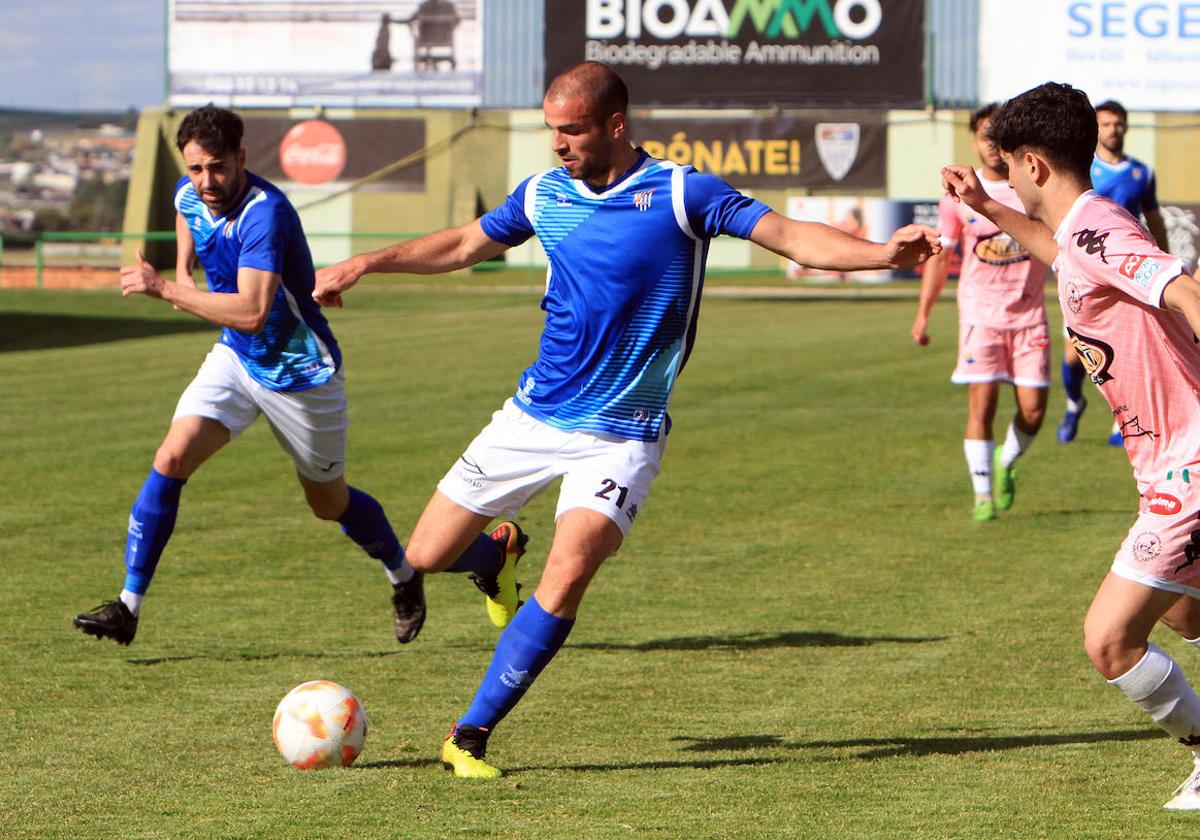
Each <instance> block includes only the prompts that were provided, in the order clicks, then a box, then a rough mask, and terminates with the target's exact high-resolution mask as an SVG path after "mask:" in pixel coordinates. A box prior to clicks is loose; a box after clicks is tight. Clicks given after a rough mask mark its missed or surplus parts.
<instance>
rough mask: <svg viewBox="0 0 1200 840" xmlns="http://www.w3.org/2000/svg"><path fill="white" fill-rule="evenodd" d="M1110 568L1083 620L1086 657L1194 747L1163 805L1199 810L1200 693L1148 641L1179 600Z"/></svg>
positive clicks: (1167, 656)
mask: <svg viewBox="0 0 1200 840" xmlns="http://www.w3.org/2000/svg"><path fill="white" fill-rule="evenodd" d="M1179 597H1180V596H1179V594H1178V593H1176V592H1167V591H1164V590H1161V589H1153V588H1151V587H1149V586H1146V585H1144V584H1141V583H1136V582H1134V581H1131V580H1127V579H1125V578H1123V577H1119V576H1118V575H1117V574H1114V573H1111V572H1110V573H1109V575H1108V576H1107V577H1106V578H1105V579H1104V582H1103V583H1102V584H1101V585H1100V590H1099V591H1098V592H1097V593H1096V597H1095V599H1094V600H1093V601H1092V606H1091V607H1090V608H1089V609H1088V614H1087V619H1086V620H1085V622H1084V646H1085V648H1086V650H1087V654H1088V658H1089V659H1091V660H1092V664H1093V665H1094V666H1095V667H1096V670H1098V671H1099V672H1100V673H1101V674H1102V675H1103V676H1104V678H1105V679H1107V680H1108V682H1109V684H1110V685H1113V686H1115V687H1116V688H1118V689H1119V690H1120V691H1121V693H1122V694H1124V695H1125V696H1126V697H1128V698H1129V699H1130V700H1131V701H1132V702H1133V703H1134V704H1135V705H1136V706H1137V707H1138V708H1140V709H1141V710H1142V711H1144V712H1146V714H1148V715H1150V717H1151V719H1152V720H1153V721H1154V722H1155V723H1157V724H1158V725H1159V727H1160V728H1162V729H1163V730H1164V731H1165V732H1166V733H1167V734H1169V735H1170V736H1171V737H1173V738H1175V739H1176V740H1178V741H1179V742H1180V743H1182V744H1184V745H1185V746H1188V747H1190V748H1191V749H1192V754H1193V762H1194V765H1193V766H1194V770H1193V772H1192V774H1191V775H1190V776H1189V777H1188V779H1187V781H1185V782H1184V783H1183V785H1181V786H1180V788H1179V789H1178V790H1176V792H1175V795H1174V797H1173V798H1172V799H1171V800H1170V801H1169V802H1168V803H1167V805H1166V807H1167V808H1170V809H1172V810H1197V809H1200V696H1197V695H1196V692H1195V690H1194V689H1193V688H1192V686H1191V685H1190V684H1189V683H1188V680H1187V678H1186V677H1185V676H1184V674H1183V671H1182V669H1181V668H1180V667H1179V665H1178V663H1176V662H1175V660H1174V659H1172V658H1171V656H1170V654H1168V653H1167V652H1166V651H1164V650H1162V649H1161V648H1159V647H1158V646H1157V645H1153V644H1150V643H1149V642H1148V639H1149V637H1150V631H1151V629H1152V628H1153V627H1154V625H1155V623H1157V622H1158V620H1159V619H1160V618H1161V617H1163V616H1164V615H1165V614H1166V613H1167V611H1168V610H1169V609H1170V608H1171V607H1172V606H1173V605H1174V604H1175V603H1176V602H1177V601H1178V600H1179Z"/></svg>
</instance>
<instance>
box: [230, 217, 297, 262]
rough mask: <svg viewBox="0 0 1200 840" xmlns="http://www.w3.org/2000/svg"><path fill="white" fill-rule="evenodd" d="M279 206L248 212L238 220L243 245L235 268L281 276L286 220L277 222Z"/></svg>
mask: <svg viewBox="0 0 1200 840" xmlns="http://www.w3.org/2000/svg"><path fill="white" fill-rule="evenodd" d="M281 210H282V208H281V207H280V206H279V205H269V206H266V207H251V208H248V211H249V212H247V214H246V215H245V216H243V218H242V220H241V230H240V231H239V235H240V237H241V242H242V250H241V253H239V254H238V268H256V269H259V270H260V271H269V272H271V273H272V274H278V275H281V276H282V275H283V262H284V257H285V255H286V252H287V224H286V219H283V218H279V216H280V215H281Z"/></svg>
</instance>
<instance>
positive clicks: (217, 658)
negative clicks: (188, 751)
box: [125, 650, 404, 666]
mask: <svg viewBox="0 0 1200 840" xmlns="http://www.w3.org/2000/svg"><path fill="white" fill-rule="evenodd" d="M403 652H404V651H402V650H364V651H357V652H356V651H339V652H337V653H321V652H319V651H318V652H312V653H306V652H302V651H288V652H283V651H279V652H275V653H219V654H208V653H193V654H186V655H181V656H149V657H144V658H138V659H127V660H125V661H126V662H127V663H128V664H130V665H142V666H153V665H166V664H169V663H172V662H191V661H193V660H204V661H206V662H265V661H268V660H272V659H382V658H383V657H385V656H396V655H397V654H400V653H403Z"/></svg>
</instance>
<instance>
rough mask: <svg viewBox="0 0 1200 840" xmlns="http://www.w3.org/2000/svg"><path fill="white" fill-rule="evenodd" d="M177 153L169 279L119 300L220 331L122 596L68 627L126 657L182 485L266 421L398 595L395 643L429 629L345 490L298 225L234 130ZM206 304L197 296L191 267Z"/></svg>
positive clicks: (166, 452)
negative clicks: (249, 166) (153, 301)
mask: <svg viewBox="0 0 1200 840" xmlns="http://www.w3.org/2000/svg"><path fill="white" fill-rule="evenodd" d="M176 142H177V144H178V146H179V149H180V151H181V152H182V153H183V159H184V162H185V164H186V169H187V174H186V175H185V176H184V177H182V178H181V179H180V180H179V183H178V184H176V186H175V194H174V204H175V208H176V210H177V211H178V213H177V216H176V225H175V227H176V235H177V244H178V253H179V256H178V262H177V271H176V279H175V281H174V282H171V281H168V280H166V279H164V278H163V277H162V276H160V275H159V274H158V273H157V272H156V271H155V270H154V268H153V267H152V266H151V265H150V263H148V262H147V261H146V260H145V258H144V257H142V255H141V254H140V253H139V254H138V264H137V265H133V266H127V267H124V268H122V269H121V293H122V295H124V296H126V297H128V296H129V295H132V294H144V295H147V296H149V297H153V298H159V299H161V300H164V301H167V302H168V303H171V304H172V305H174V307H175V308H176V309H182V310H184V311H186V312H190V313H192V314H193V315H197V316H199V317H201V318H203V319H205V320H207V321H211V322H212V323H214V324H216V325H218V326H220V327H222V330H221V338H220V340H219V341H218V342H217V344H216V345H215V346H214V347H213V349H212V351H211V352H210V353H209V354H208V357H207V358H206V359H205V361H204V364H203V365H202V366H201V367H200V370H199V372H198V373H197V374H196V378H195V379H194V380H193V381H192V383H191V384H190V385H189V386H188V387H187V389H186V390H185V391H184V392H183V395H182V396H181V397H180V399H179V404H178V406H177V408H176V409H175V416H174V418H173V420H172V421H171V426H170V429H169V430H168V432H167V435H166V438H165V439H164V440H163V442H162V445H161V446H159V448H158V451H157V453H156V454H155V456H154V462H153V467H152V469H151V470H150V474H149V476H148V477H147V478H146V481H145V483H144V484H143V485H142V490H141V492H140V493H139V494H138V497H137V500H136V501H135V502H134V504H133V509H132V511H130V514H129V533H128V537H127V542H126V548H125V567H126V573H125V584H124V588H123V589H122V590H121V593H120V595H119V596H118V597H117V599H116V600H113V601H108V602H106V603H104V604H101V605H100V606H99V607H96V608H95V609H93V610H92V611H90V612H86V613H81V614H79V615H77V616H75V626H76V627H78V628H79V629H80V630H82V631H83V632H84V633H88V634H90V635H93V636H95V637H97V638H98V639H100V638H106V637H107V638H111V639H114V640H115V641H117V642H118V643H119V644H123V645H128V644H129V643H130V642H132V641H133V637H134V634H135V633H136V631H137V625H138V613H139V610H140V609H141V604H142V598H143V596H144V595H145V593H146V588H147V587H148V586H149V585H150V580H151V578H152V577H153V576H154V570H155V567H156V566H157V565H158V560H159V557H160V556H161V555H162V552H163V549H164V548H165V547H166V544H167V540H168V539H169V538H170V536H171V531H172V529H173V528H174V526H175V519H176V514H177V511H178V509H179V499H180V494H181V493H182V490H183V486H184V484H186V483H187V480H188V477H189V476H191V474H192V473H193V472H195V471H196V469H197V468H198V467H199V466H200V465H201V464H203V463H204V462H205V461H206V460H208V458H210V457H211V456H212V455H214V454H215V453H216V452H217V451H218V450H219V449H221V448H222V447H223V446H224V445H225V444H227V443H228V442H229V441H230V440H231V439H232V438H234V437H236V436H237V435H238V434H240V433H241V432H242V431H243V430H245V429H246V428H247V427H248V426H249V425H250V424H251V423H252V422H253V421H254V419H255V418H256V417H258V415H260V414H265V415H266V417H267V422H268V423H270V424H271V430H272V431H273V432H274V433H275V437H276V438H277V439H278V440H279V443H280V444H281V445H282V446H283V448H284V450H285V451H286V452H287V453H288V454H289V455H290V456H291V457H292V460H293V461H294V462H295V465H296V472H297V477H298V478H299V479H300V485H301V486H302V487H303V488H304V496H305V498H306V499H307V501H308V505H309V507H310V508H311V509H312V512H313V514H314V515H316V516H317V517H319V518H320V519H327V520H332V521H336V522H338V523H340V524H341V526H342V530H343V531H344V532H345V533H346V535H347V536H349V537H350V538H351V539H352V540H354V541H355V542H356V543H358V545H359V546H361V547H362V549H363V550H364V551H365V552H366V553H367V554H369V555H370V556H371V557H374V558H376V559H378V560H380V561H381V562H382V563H383V566H384V569H385V571H386V572H387V575H388V577H389V578H390V579H391V581H392V584H393V594H392V602H393V619H394V621H393V623H394V627H395V632H396V638H397V639H398V640H399V641H401V642H408V641H411V640H412V639H413V638H415V637H416V635H417V633H418V632H419V631H420V629H421V625H422V623H423V621H424V618H425V599H424V590H423V584H422V579H421V575H420V574H419V573H417V572H415V571H414V570H413V568H412V566H410V565H409V564H408V563H407V562H406V561H405V559H404V550H403V549H402V548H401V546H400V543H399V541H398V540H397V539H396V535H395V534H394V533H393V532H392V526H391V524H390V523H389V522H388V519H387V516H386V515H385V514H384V511H383V508H382V507H381V506H380V504H379V502H377V501H376V500H375V499H374V498H372V497H371V496H369V495H368V494H366V493H364V492H363V491H361V490H358V489H357V488H354V487H351V486H349V485H348V484H347V483H346V479H345V477H344V475H343V471H344V469H345V460H346V425H347V424H346V398H345V388H344V384H343V373H342V356H341V352H340V351H339V350H338V345H337V341H335V340H334V337H333V333H332V332H331V331H330V329H329V324H328V323H327V322H326V320H325V316H324V315H323V314H322V313H321V310H320V307H319V306H317V304H316V303H315V302H314V301H313V299H312V290H313V285H314V271H313V264H312V257H311V256H310V254H309V250H308V244H307V242H306V241H305V239H304V231H303V230H302V229H301V226H300V217H299V216H298V215H297V214H296V211H295V209H294V208H293V207H292V205H291V204H290V203H289V202H288V200H287V198H286V197H285V196H284V195H283V193H281V192H280V191H279V190H278V189H277V188H276V187H274V186H273V185H272V184H270V183H268V182H267V181H265V180H263V179H262V178H260V177H258V176H257V175H255V174H253V173H252V172H248V171H246V168H245V161H246V153H245V150H244V149H243V148H242V120H241V118H240V117H238V116H237V115H236V114H235V113H233V112H232V111H228V110H225V109H221V108H216V107H214V106H212V105H209V106H206V107H204V108H200V109H197V110H195V111H193V112H192V113H191V114H189V115H188V116H187V117H186V118H185V119H184V120H183V123H182V124H181V125H180V127H179V133H178V136H177V138H176ZM197 257H199V259H200V262H201V264H202V265H203V266H204V272H205V277H206V279H207V281H208V287H209V288H208V291H204V290H202V289H200V288H198V287H197V286H196V283H195V281H194V280H193V279H192V270H193V268H194V266H195V261H196V258H197Z"/></svg>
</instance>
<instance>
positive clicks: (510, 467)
mask: <svg viewBox="0 0 1200 840" xmlns="http://www.w3.org/2000/svg"><path fill="white" fill-rule="evenodd" d="M627 107H628V93H627V91H626V88H625V84H624V82H622V81H621V79H620V77H618V76H617V74H616V73H615V72H613V71H612V70H611V69H610V68H609V67H607V66H606V65H603V64H599V63H595V62H585V63H583V64H577V65H575V66H574V67H571V68H570V69H568V70H566V71H564V72H563V73H562V74H561V75H560V76H558V77H557V78H556V79H554V81H553V83H552V84H551V85H550V89H549V91H548V92H547V94H546V97H545V100H544V102H543V110H544V115H545V121H546V125H547V126H548V127H549V129H550V138H551V148H552V149H553V150H554V152H555V154H557V155H558V158H559V160H560V161H561V163H562V165H561V166H559V167H558V168H555V169H551V170H548V171H545V172H540V173H538V174H536V175H533V176H532V177H530V178H526V179H525V180H524V181H522V182H521V183H520V184H519V185H518V186H517V188H516V189H515V190H513V192H512V194H511V195H510V196H509V197H508V200H507V201H506V202H505V203H504V204H503V205H502V206H500V207H498V208H496V209H495V210H493V211H491V212H490V213H488V214H486V215H485V216H484V217H483V218H481V219H478V220H476V221H473V222H470V223H469V224H466V225H463V226H461V227H457V228H452V229H448V230H443V231H440V232H438V233H433V234H429V235H428V236H424V237H421V238H419V239H414V240H411V241H409V242H404V243H401V244H397V245H393V246H390V247H387V248H384V249H382V250H379V251H374V252H372V253H367V254H362V255H359V256H356V257H352V258H351V259H349V260H346V261H345V262H342V263H339V264H337V265H334V266H331V267H329V268H327V269H324V270H322V271H321V272H320V273H319V275H318V279H317V288H316V291H315V292H314V297H316V299H317V300H318V301H320V302H322V303H325V304H333V305H337V304H339V303H340V296H341V294H342V293H343V292H345V291H346V290H347V289H349V288H350V287H351V286H353V285H354V284H355V283H356V282H358V280H359V278H361V277H362V276H363V275H365V274H370V273H373V272H406V273H412V274H434V273H440V272H446V271H451V270H453V269H457V268H462V267H464V266H469V265H473V264H475V263H478V262H480V261H482V260H486V259H489V258H491V257H494V256H496V255H498V254H500V253H501V252H503V251H505V250H506V249H508V248H510V247H513V246H515V245H519V244H520V243H522V242H524V241H526V240H527V239H529V237H531V236H535V235H536V236H537V237H538V238H539V239H540V240H541V243H542V246H543V247H544V248H545V251H546V255H547V257H548V259H549V262H550V269H549V272H548V275H547V280H546V293H545V296H544V297H543V298H542V309H544V310H545V312H546V321H545V328H544V330H543V332H542V337H541V345H540V351H539V354H538V358H537V359H536V360H535V361H534V362H533V364H532V365H530V366H529V367H528V368H526V369H525V371H524V372H523V373H522V374H521V375H520V377H519V378H518V380H517V382H516V392H515V394H514V395H513V397H512V398H511V399H509V400H508V401H507V402H506V403H505V404H504V406H503V408H501V409H500V410H499V411H497V412H496V413H495V414H494V415H493V416H492V422H491V423H490V424H489V425H488V426H487V427H485V428H484V429H483V431H482V432H480V433H479V435H478V437H476V438H475V440H474V441H472V442H471V443H470V445H469V446H468V447H467V449H466V452H464V453H463V455H462V456H461V457H460V458H459V459H458V461H457V463H455V465H454V466H453V467H452V468H451V469H450V471H449V472H448V473H447V474H446V476H445V477H444V478H443V479H442V481H441V483H440V484H439V485H438V489H437V491H436V492H435V493H434V495H433V498H432V499H431V500H430V502H429V504H428V506H427V507H426V508H425V512H424V513H423V514H422V515H421V518H420V520H419V521H418V522H417V525H416V528H415V530H414V531H413V534H412V537H411V539H410V541H409V543H408V552H407V553H408V560H409V562H410V563H412V564H413V566H414V567H415V568H416V569H418V570H419V571H422V572H436V571H450V572H472V573H475V574H479V575H482V576H485V577H488V578H491V579H497V580H499V581H500V587H499V589H498V591H496V592H495V593H494V601H495V603H494V605H493V606H494V620H495V621H496V623H497V624H500V625H504V624H506V625H507V627H506V629H505V630H504V633H503V634H502V635H501V637H500V640H499V642H498V643H497V645H496V651H495V654H494V656H493V659H492V663H491V666H490V668H489V669H488V671H487V673H486V675H485V676H484V678H483V682H482V684H481V685H480V686H479V689H478V692H477V693H476V695H475V699H474V701H473V702H472V704H471V706H470V708H469V709H468V710H467V712H466V714H465V715H463V716H462V717H461V718H460V719H459V721H458V723H457V724H456V725H455V726H454V728H453V729H451V731H450V734H449V735H448V736H447V738H446V740H445V743H444V744H443V747H442V760H443V762H444V763H445V764H446V766H447V767H450V768H453V770H454V772H455V773H456V774H457V775H458V776H462V777H474V778H494V777H496V776H499V775H501V771H500V770H498V769H497V768H495V767H493V766H491V765H490V764H488V763H487V762H485V761H484V751H485V749H486V746H487V739H488V736H489V734H490V733H491V730H492V728H493V727H494V726H495V725H496V724H497V723H499V721H500V720H501V719H502V718H503V717H504V716H505V715H506V714H508V712H509V711H510V710H511V709H512V708H513V707H514V706H515V705H516V703H517V702H518V701H519V700H520V699H521V697H522V695H523V694H524V693H525V691H526V690H527V689H528V688H529V686H530V685H531V684H532V683H533V681H534V679H535V678H536V677H537V675H538V674H539V673H540V672H541V670H542V669H543V668H544V667H545V666H546V664H547V663H548V662H549V661H550V660H551V658H553V656H554V655H555V653H556V652H557V651H558V650H559V648H560V647H561V646H562V644H563V642H564V641H565V639H566V638H567V634H568V633H569V632H570V630H571V627H572V625H573V624H574V623H575V615H576V612H577V611H578V609H579V604H580V602H581V600H582V599H583V594H584V591H585V590H586V589H587V587H588V584H589V582H590V581H591V579H592V576H593V575H595V574H596V571H597V570H598V569H599V568H600V565H601V564H602V563H603V562H604V560H605V559H606V558H607V557H609V556H610V555H611V554H612V553H613V552H615V551H616V550H617V548H618V547H619V546H620V545H621V542H622V541H623V540H624V539H625V537H626V535H627V534H628V533H629V530H630V528H631V527H632V526H633V523H634V520H635V519H636V518H637V516H638V515H639V514H640V513H641V512H642V510H643V508H644V507H645V505H646V499H647V496H648V495H649V492H650V484H651V482H653V480H654V478H655V476H657V475H658V471H659V464H660V462H661V459H662V455H663V449H664V447H665V445H666V441H667V431H668V429H669V427H670V420H669V419H668V417H667V403H668V401H669V399H670V396H671V391H672V388H673V387H674V384H675V380H676V378H677V377H678V375H679V373H680V371H681V370H682V368H683V366H684V363H685V362H686V361H687V357H688V353H689V351H690V350H691V347H692V341H693V339H694V338H695V334H696V322H697V314H698V307H699V302H700V290H701V288H702V285H703V281H704V261H705V256H706V254H707V252H708V245H709V241H710V240H711V239H712V238H713V237H714V236H717V235H719V234H723V233H725V234H730V235H732V236H737V237H740V238H743V239H750V240H751V241H753V242H756V243H758V244H759V245H762V246H763V247H766V248H769V249H770V250H772V251H775V252H776V253H779V254H782V255H784V256H786V257H789V258H791V259H793V260H795V261H796V262H798V263H800V264H803V265H809V266H815V267H822V268H829V269H834V270H851V269H860V268H885V267H899V266H911V265H913V264H915V263H917V262H919V261H920V260H922V259H924V258H925V257H926V256H928V255H929V254H930V253H932V252H934V251H937V250H938V249H939V248H940V246H939V245H938V243H937V234H936V232H935V231H933V230H931V229H929V228H922V227H916V226H910V227H906V228H902V229H901V230H899V231H897V232H896V234H895V235H894V236H893V237H892V239H891V241H890V242H888V243H886V244H877V243H873V242H868V241H866V240H863V239H859V238H857V237H854V236H850V235H848V234H845V233H842V232H840V231H838V230H836V229H834V228H832V227H829V226H827V225H820V224H812V223H806V222H798V221H793V220H790V219H787V218H785V217H783V216H780V215H778V214H776V213H773V212H772V211H771V210H770V208H768V207H766V206H765V205H763V204H760V203H759V202H757V201H754V200H753V199H750V198H747V197H746V196H744V195H742V194H740V193H739V192H737V191H736V190H734V189H733V188H732V187H730V186H729V185H728V184H726V183H724V182H723V181H721V180H719V179H717V178H715V177H713V176H711V175H704V174H701V173H699V172H696V171H695V170H694V169H691V168H690V167H683V166H678V165H676V164H674V163H671V162H669V161H665V160H657V159H655V158H652V157H650V156H649V155H648V154H646V152H644V151H642V150H641V149H639V148H635V147H634V146H632V145H631V144H630V142H629V139H628V138H629V122H628V118H627V117H626V109H627ZM560 477H561V478H562V488H561V490H560V492H559V498H558V507H557V510H556V512H555V520H556V526H555V532H554V539H553V542H552V544H551V546H550V552H549V556H548V557H547V559H546V566H545V570H544V572H543V573H542V578H541V581H540V583H539V584H538V587H537V590H536V592H535V593H534V595H533V597H531V598H530V599H529V601H528V602H527V603H525V604H524V605H523V606H521V607H520V610H519V611H518V610H517V607H518V602H517V593H516V584H515V581H514V579H513V575H512V565H513V564H514V563H515V562H516V560H517V558H518V557H519V556H520V554H521V551H523V544H524V535H523V534H520V532H519V530H518V529H517V528H516V526H515V525H513V524H512V523H506V524H505V525H504V526H502V527H505V528H508V529H510V535H511V537H512V538H511V540H510V541H509V543H508V548H509V551H508V552H507V553H505V554H503V555H502V554H500V553H499V552H497V551H496V549H495V544H494V543H493V541H491V540H488V539H481V538H480V536H479V535H480V532H481V529H482V528H483V527H484V526H485V525H486V524H487V523H488V522H489V521H490V520H492V519H493V518H494V517H510V516H513V515H514V514H515V513H516V512H517V511H518V510H519V509H520V508H521V507H522V506H523V505H524V504H525V503H526V502H527V501H529V499H530V498H532V497H533V496H534V495H535V494H537V493H538V492H539V491H541V490H543V489H545V488H546V487H547V486H548V485H550V483H551V482H553V481H555V480H556V479H558V478H560ZM510 618H511V621H510Z"/></svg>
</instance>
